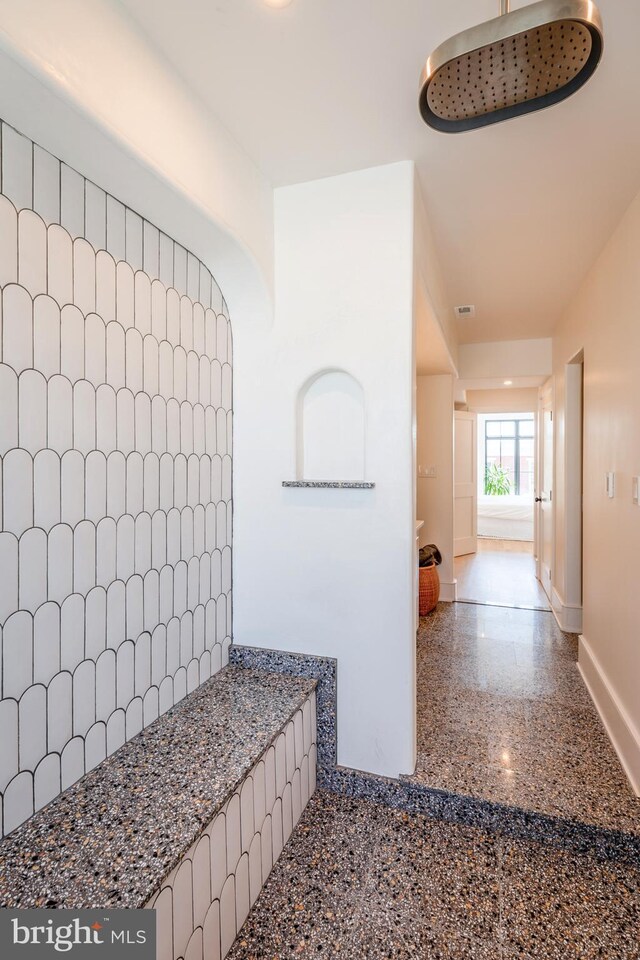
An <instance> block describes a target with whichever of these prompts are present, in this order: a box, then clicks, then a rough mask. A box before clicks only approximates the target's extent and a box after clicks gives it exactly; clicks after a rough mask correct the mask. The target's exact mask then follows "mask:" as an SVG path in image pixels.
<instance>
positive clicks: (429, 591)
mask: <svg viewBox="0 0 640 960" xmlns="http://www.w3.org/2000/svg"><path fill="white" fill-rule="evenodd" d="M418 577H419V581H420V582H419V587H420V592H419V598H420V602H419V610H420V616H421V617H426V615H427V614H428V613H431V611H432V610H435V608H436V606H437V604H438V600H439V599H440V577H439V575H438V568H437V567H436V565H435V564H432V565H431V566H430V567H420V569H419V571H418Z"/></svg>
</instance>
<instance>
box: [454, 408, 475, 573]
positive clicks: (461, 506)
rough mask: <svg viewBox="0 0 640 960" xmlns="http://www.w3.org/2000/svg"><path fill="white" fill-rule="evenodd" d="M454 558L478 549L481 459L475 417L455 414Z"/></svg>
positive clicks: (457, 412) (467, 414)
mask: <svg viewBox="0 0 640 960" xmlns="http://www.w3.org/2000/svg"><path fill="white" fill-rule="evenodd" d="M453 476H454V488H455V492H454V496H455V503H454V518H453V529H454V533H453V538H454V539H453V555H454V557H461V556H463V555H464V554H466V553H476V551H477V549H478V455H477V417H476V414H475V413H466V412H463V411H461V410H456V412H455V429H454V469H453Z"/></svg>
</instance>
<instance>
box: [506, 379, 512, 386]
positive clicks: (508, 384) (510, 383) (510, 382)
mask: <svg viewBox="0 0 640 960" xmlns="http://www.w3.org/2000/svg"><path fill="white" fill-rule="evenodd" d="M504 385H505V387H512V386H513V380H505V382H504Z"/></svg>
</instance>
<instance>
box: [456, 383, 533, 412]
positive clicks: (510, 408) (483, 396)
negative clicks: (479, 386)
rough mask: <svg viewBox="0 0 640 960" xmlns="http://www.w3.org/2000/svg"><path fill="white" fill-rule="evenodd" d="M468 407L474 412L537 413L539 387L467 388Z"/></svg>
mask: <svg viewBox="0 0 640 960" xmlns="http://www.w3.org/2000/svg"><path fill="white" fill-rule="evenodd" d="M467 408H468V409H469V410H472V411H473V412H474V413H535V411H536V410H537V409H538V390H537V387H520V388H518V387H515V388H513V389H510V388H509V387H507V388H505V389H504V390H467Z"/></svg>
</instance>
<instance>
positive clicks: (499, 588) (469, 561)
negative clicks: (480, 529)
mask: <svg viewBox="0 0 640 960" xmlns="http://www.w3.org/2000/svg"><path fill="white" fill-rule="evenodd" d="M454 571H455V577H456V579H457V581H458V587H457V597H458V600H473V601H475V602H476V603H496V604H506V605H507V606H512V607H536V608H538V609H541V610H549V609H550V607H549V599H548V597H547V595H546V593H545V592H544V590H543V589H542V586H541V585H540V582H539V581H538V580H537V579H536V566H535V559H534V555H533V542H532V541H529V540H496V539H491V538H488V537H479V538H478V552H477V553H470V554H468V555H467V556H464V557H456V559H455V561H454Z"/></svg>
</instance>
